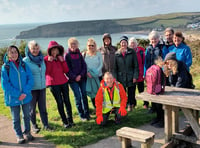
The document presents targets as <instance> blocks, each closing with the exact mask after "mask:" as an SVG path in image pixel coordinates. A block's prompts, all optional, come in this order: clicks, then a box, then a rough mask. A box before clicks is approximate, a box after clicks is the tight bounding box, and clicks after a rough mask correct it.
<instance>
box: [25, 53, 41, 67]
mask: <svg viewBox="0 0 200 148" xmlns="http://www.w3.org/2000/svg"><path fill="white" fill-rule="evenodd" d="M28 57H29V58H30V60H31V61H32V62H33V63H35V64H37V65H38V66H39V67H40V66H41V64H42V62H43V60H44V58H43V55H42V52H41V51H40V52H39V54H38V55H37V56H33V55H32V54H31V53H30V51H28Z"/></svg>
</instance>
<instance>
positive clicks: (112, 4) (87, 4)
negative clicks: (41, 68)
mask: <svg viewBox="0 0 200 148" xmlns="http://www.w3.org/2000/svg"><path fill="white" fill-rule="evenodd" d="M198 11H200V0H0V20H1V21H0V24H18V23H38V22H39V23H41V22H65V21H77V20H100V19H115V18H131V17H141V16H151V15H156V14H165V13H172V12H198Z"/></svg>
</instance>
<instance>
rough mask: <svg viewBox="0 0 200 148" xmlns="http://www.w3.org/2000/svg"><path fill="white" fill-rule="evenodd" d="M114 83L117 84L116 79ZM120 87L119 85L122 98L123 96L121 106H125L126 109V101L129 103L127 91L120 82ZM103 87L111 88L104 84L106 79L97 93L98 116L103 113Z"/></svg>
mask: <svg viewBox="0 0 200 148" xmlns="http://www.w3.org/2000/svg"><path fill="white" fill-rule="evenodd" d="M114 85H115V86H116V82H115V81H114ZM118 87H119V95H120V98H121V104H120V108H121V107H123V108H124V109H125V108H126V103H127V96H126V92H125V90H124V87H123V85H122V84H118ZM103 88H107V89H109V88H108V87H107V86H105V85H104V80H102V81H101V84H100V88H99V90H98V92H97V94H96V97H95V106H96V116H97V117H98V116H101V115H102V105H103V90H102V89H103ZM108 92H109V91H108Z"/></svg>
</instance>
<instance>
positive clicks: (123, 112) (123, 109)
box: [118, 107, 127, 116]
mask: <svg viewBox="0 0 200 148" xmlns="http://www.w3.org/2000/svg"><path fill="white" fill-rule="evenodd" d="M118 113H119V114H120V115H121V116H126V114H127V111H126V109H125V108H122V107H120V108H119V111H118Z"/></svg>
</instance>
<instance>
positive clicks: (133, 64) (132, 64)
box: [114, 48, 139, 87]
mask: <svg viewBox="0 0 200 148" xmlns="http://www.w3.org/2000/svg"><path fill="white" fill-rule="evenodd" d="M114 75H115V78H116V79H117V81H119V82H120V83H122V85H123V86H124V87H130V86H133V85H134V84H133V78H135V79H138V75H139V68H138V61H137V55H136V52H135V51H134V50H133V49H130V48H127V52H126V54H125V57H123V55H122V53H121V52H120V51H119V50H118V51H117V52H116V53H115V64H114Z"/></svg>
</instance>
